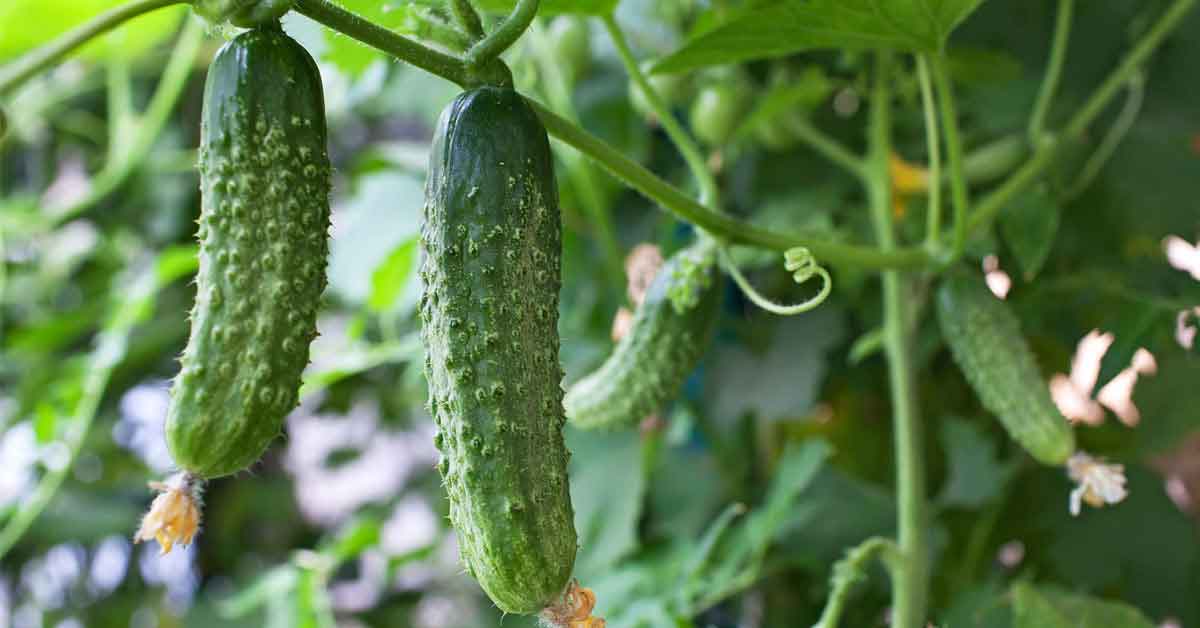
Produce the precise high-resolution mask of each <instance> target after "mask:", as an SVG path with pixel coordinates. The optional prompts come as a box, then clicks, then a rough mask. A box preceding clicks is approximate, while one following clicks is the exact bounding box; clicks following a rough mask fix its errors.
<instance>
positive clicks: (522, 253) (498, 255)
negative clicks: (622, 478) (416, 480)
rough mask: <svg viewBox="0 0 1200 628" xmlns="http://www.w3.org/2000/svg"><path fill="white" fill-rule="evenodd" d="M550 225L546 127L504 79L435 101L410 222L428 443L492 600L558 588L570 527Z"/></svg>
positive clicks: (473, 565)
mask: <svg viewBox="0 0 1200 628" xmlns="http://www.w3.org/2000/svg"><path fill="white" fill-rule="evenodd" d="M561 231H562V227H561V223H560V216H559V211H558V197H557V190H556V187H555V181H554V169H553V162H552V160H551V155H550V146H549V142H548V140H547V137H546V131H545V129H544V128H543V126H542V124H541V121H540V120H539V119H538V117H537V115H536V114H535V113H534V112H533V110H532V109H531V108H530V107H529V105H528V104H527V103H526V102H525V100H524V99H523V98H522V97H521V96H520V95H519V94H517V93H516V92H515V91H513V90H511V89H504V88H496V87H480V88H477V89H473V90H471V91H468V92H465V93H463V94H461V95H460V96H459V97H458V98H456V99H455V100H454V102H452V103H451V104H450V105H449V106H448V107H447V108H446V109H445V110H444V111H443V112H442V115H441V119H440V120H439V122H438V127H437V131H436V134H435V135H434V140H433V146H432V149H431V153H430V163H429V171H428V178H427V182H426V189H425V208H424V223H423V225H422V228H421V246H422V251H423V255H422V261H421V270H420V274H421V278H422V281H423V283H424V294H423V296H422V299H421V308H420V315H421V320H422V338H423V340H424V343H425V348H426V377H427V379H428V382H429V404H430V409H431V412H432V414H433V416H434V419H435V421H436V423H437V427H438V434H437V436H436V439H435V442H436V445H437V447H438V449H439V450H440V451H441V454H442V456H441V461H440V462H439V464H438V466H439V469H440V470H441V473H442V477H443V483H444V485H445V487H446V492H447V493H448V495H449V497H450V519H451V522H452V523H453V524H454V527H455V529H456V531H457V533H458V541H459V548H460V552H461V554H462V558H463V561H464V562H465V563H466V566H467V569H468V570H469V571H470V573H471V574H472V575H473V576H474V577H475V579H476V580H478V581H479V583H480V585H481V586H482V587H483V589H484V591H486V592H487V593H488V595H489V596H490V597H491V599H492V600H493V601H494V602H495V603H496V606H498V607H499V608H500V609H501V610H503V611H505V612H510V613H520V614H531V613H537V612H539V611H541V610H542V609H543V608H545V607H546V606H548V605H550V604H552V603H553V602H554V601H555V600H556V599H557V598H559V597H560V596H561V595H562V594H563V592H564V590H565V589H566V587H567V584H568V580H569V579H570V575H571V571H572V568H573V566H574V562H575V551H576V535H575V527H574V521H573V514H572V509H571V498H570V492H569V486H568V483H567V457H568V454H567V450H566V446H565V445H564V443H563V436H562V427H563V424H564V422H565V418H564V415H563V409H562V388H561V382H562V376H563V373H562V368H561V366H560V364H559V359H558V347H559V341H558V292H559V287H560V282H561V247H562V233H561Z"/></svg>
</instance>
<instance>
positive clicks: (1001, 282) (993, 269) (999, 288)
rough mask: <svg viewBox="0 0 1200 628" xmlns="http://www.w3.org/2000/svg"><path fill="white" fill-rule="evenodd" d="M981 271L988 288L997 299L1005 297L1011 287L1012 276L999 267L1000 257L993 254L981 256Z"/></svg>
mask: <svg viewBox="0 0 1200 628" xmlns="http://www.w3.org/2000/svg"><path fill="white" fill-rule="evenodd" d="M983 273H984V275H983V279H984V281H985V282H987V287H988V290H991V291H992V294H994V295H996V298H997V299H1005V298H1007V297H1008V291H1009V290H1011V289H1012V277H1009V276H1008V273H1006V272H1004V271H1003V270H1001V269H1000V259H999V258H997V257H996V256H995V255H988V256H987V257H985V258H983Z"/></svg>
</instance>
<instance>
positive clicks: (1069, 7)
mask: <svg viewBox="0 0 1200 628" xmlns="http://www.w3.org/2000/svg"><path fill="white" fill-rule="evenodd" d="M1074 9H1075V0H1058V15H1057V17H1055V21H1054V40H1053V42H1052V43H1051V44H1050V57H1049V59H1047V61H1046V73H1045V74H1044V75H1043V76H1042V86H1041V87H1040V88H1039V89H1038V95H1037V100H1036V101H1035V102H1034V104H1033V113H1031V114H1030V115H1029V142H1030V143H1031V144H1033V145H1034V146H1037V145H1038V144H1039V143H1040V142H1041V139H1042V131H1043V130H1044V129H1045V126H1046V116H1047V115H1048V114H1049V112H1050V104H1051V103H1053V102H1054V92H1055V91H1056V90H1057V89H1058V80H1059V77H1061V76H1062V69H1063V64H1064V62H1065V61H1066V58H1067V42H1068V41H1070V38H1071V17H1072V14H1073V13H1074Z"/></svg>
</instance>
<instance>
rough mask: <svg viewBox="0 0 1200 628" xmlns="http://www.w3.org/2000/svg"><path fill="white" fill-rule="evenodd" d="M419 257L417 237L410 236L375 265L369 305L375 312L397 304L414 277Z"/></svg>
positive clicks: (368, 298) (368, 300)
mask: <svg viewBox="0 0 1200 628" xmlns="http://www.w3.org/2000/svg"><path fill="white" fill-rule="evenodd" d="M416 257H417V238H410V239H409V240H407V241H405V242H404V243H402V244H400V245H399V246H397V247H396V248H394V249H392V252H391V253H390V254H389V255H388V256H387V259H385V260H383V263H381V264H379V265H378V266H376V267H375V272H373V273H371V294H370V296H369V297H367V306H368V307H370V308H371V309H372V310H374V311H375V312H384V311H386V310H389V309H391V307H392V306H393V305H395V303H396V300H397V299H399V298H400V295H401V294H403V293H404V289H405V288H406V287H408V282H409V281H410V280H411V278H412V270H413V263H414V261H415V260H416Z"/></svg>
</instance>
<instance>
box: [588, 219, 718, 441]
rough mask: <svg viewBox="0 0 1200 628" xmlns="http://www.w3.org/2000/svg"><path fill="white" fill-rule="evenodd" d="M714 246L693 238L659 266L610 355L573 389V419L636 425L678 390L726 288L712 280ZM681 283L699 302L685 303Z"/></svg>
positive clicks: (704, 344) (605, 425)
mask: <svg viewBox="0 0 1200 628" xmlns="http://www.w3.org/2000/svg"><path fill="white" fill-rule="evenodd" d="M712 246H713V245H712V244H711V243H710V242H707V241H702V242H699V243H697V244H694V245H692V246H691V247H689V248H686V249H684V250H682V251H680V252H678V253H676V254H675V255H673V256H671V258H670V259H669V260H667V262H666V263H665V264H663V267H662V268H661V269H659V271H658V274H656V275H655V277H654V281H653V282H652V283H651V284H650V288H649V290H647V291H646V296H645V298H644V299H643V301H642V303H641V304H640V305H638V308H637V312H636V313H635V314H634V318H633V324H632V325H631V326H630V329H629V331H628V333H626V334H625V335H624V336H622V337H621V340H620V341H618V342H617V346H616V348H615V349H614V350H613V352H612V355H610V356H609V357H608V359H607V360H605V361H604V364H602V365H601V366H600V368H598V369H596V370H595V371H593V372H592V373H591V374H589V375H587V376H585V377H584V378H583V379H581V380H579V381H578V382H576V383H575V385H573V386H571V390H570V391H569V392H568V393H567V396H566V400H565V405H566V409H567V417H568V418H569V419H570V420H571V423H572V424H573V425H575V426H577V427H580V428H584V429H593V428H619V427H629V426H632V425H637V423H638V422H639V421H641V420H642V419H644V418H646V415H648V414H650V413H652V412H654V411H656V410H658V409H659V408H660V407H662V405H663V404H665V403H667V402H668V401H670V400H671V399H673V398H675V396H676V395H678V394H679V388H680V386H682V385H683V381H684V380H685V379H686V378H687V376H688V374H689V373H691V372H692V370H693V369H695V367H696V363H697V362H698V361H699V360H700V358H701V356H703V354H704V350H705V348H706V347H707V346H708V342H709V340H710V339H711V338H712V333H713V330H714V329H715V327H716V321H717V315H718V313H719V309H720V300H721V290H720V286H718V285H717V282H716V281H714V280H713V274H714V270H713V268H714V264H713V261H714V255H713V250H712ZM685 283H687V284H690V285H686V286H685V285H683V284H685ZM681 288H683V289H684V290H685V291H687V292H689V293H690V294H691V295H693V297H694V298H693V299H691V301H693V302H691V303H680V301H681V299H680V298H679V296H680V294H679V293H680V290H681Z"/></svg>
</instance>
